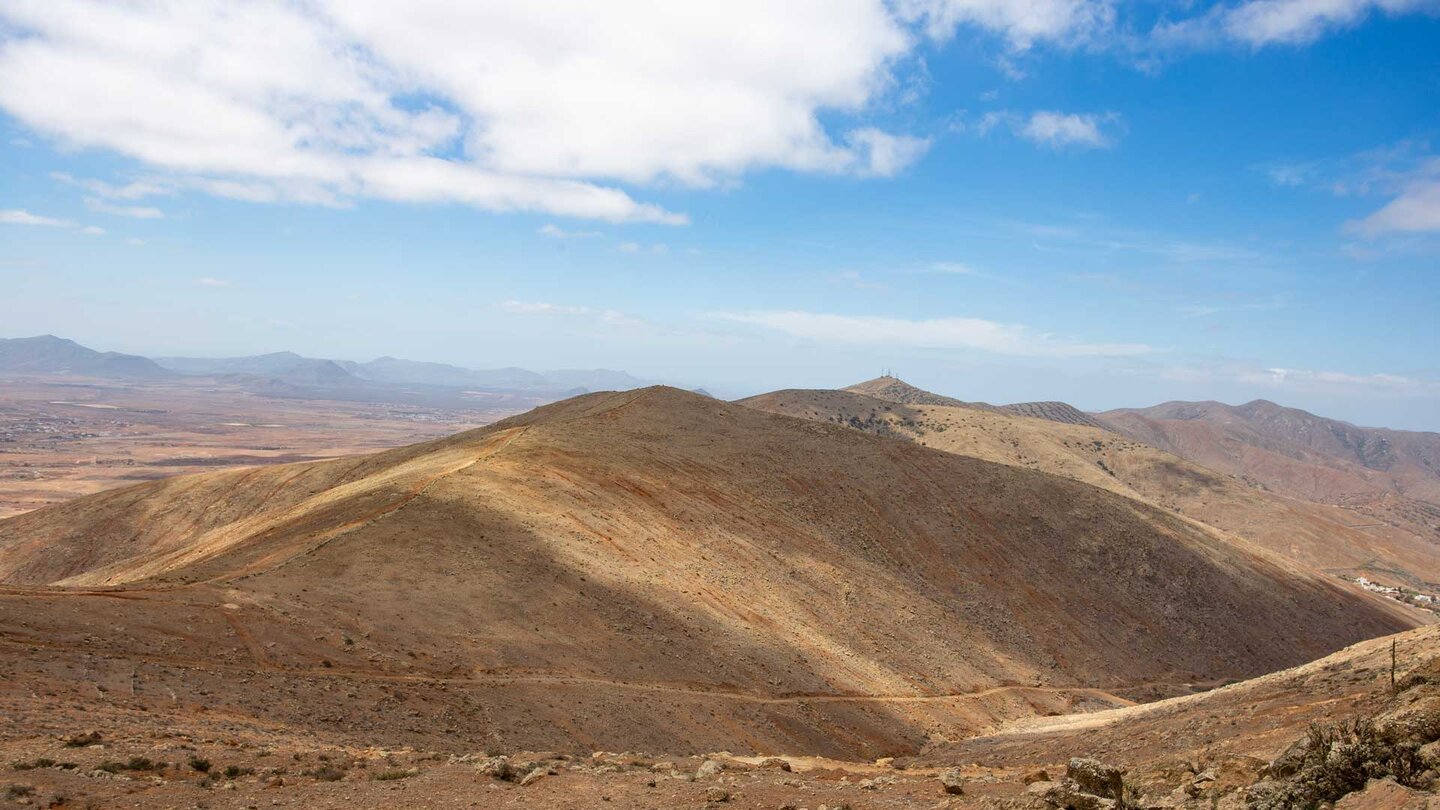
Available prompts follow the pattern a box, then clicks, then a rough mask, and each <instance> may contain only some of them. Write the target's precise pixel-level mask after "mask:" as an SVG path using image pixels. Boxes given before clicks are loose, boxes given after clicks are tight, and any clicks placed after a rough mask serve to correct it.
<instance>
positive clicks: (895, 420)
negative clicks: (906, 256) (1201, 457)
mask: <svg viewBox="0 0 1440 810" xmlns="http://www.w3.org/2000/svg"><path fill="white" fill-rule="evenodd" d="M899 385H903V383H901V382H900V381H898V380H894V379H893V378H891V380H890V392H891V393H893V392H894V389H895V388H896V386H899ZM901 398H902V399H908V400H911V401H921V400H923V399H924V397H921V396H917V395H910V396H903V397H901ZM742 404H745V405H748V406H750V407H755V408H759V409H762V410H766V411H770V412H775V413H783V414H788V415H792V416H799V417H802V418H805V419H811V420H815V421H820V422H826V423H830V424H839V425H845V426H848V427H851V428H854V429H858V430H862V431H866V432H869V433H874V434H877V435H882V436H890V437H895V438H901V439H906V440H909V441H914V442H916V443H919V444H922V445H924V446H927V447H934V448H938V449H942V450H945V451H948V452H952V453H959V454H961V455H965V456H971V457H974V458H981V459H985V460H988V461H994V462H997V463H1001V464H1007V465H1011V466H1016V467H1021V468H1024V469H1033V470H1041V471H1044V472H1048V473H1052V474H1055V475H1061V476H1065V477H1067V478H1073V479H1075V480H1077V481H1084V482H1086V483H1088V484H1092V485H1094V486H1097V487H1102V488H1104V489H1108V490H1110V491H1112V492H1115V493H1117V494H1120V495H1124V496H1126V497H1129V498H1134V499H1137V500H1141V501H1144V502H1146V503H1150V504H1154V505H1156V506H1158V507H1161V508H1164V509H1167V510H1169V511H1172V512H1174V513H1175V514H1177V515H1183V516H1185V517H1187V518H1190V519H1193V520H1198V521H1201V522H1203V523H1205V524H1207V525H1209V526H1213V527H1215V528H1217V529H1220V530H1222V531H1225V532H1228V533H1232V534H1235V535H1238V536H1240V537H1243V538H1246V539H1248V540H1251V541H1253V542H1255V543H1257V544H1259V545H1261V546H1264V547H1265V548H1267V549H1270V550H1271V551H1274V552H1276V553H1278V554H1283V555H1285V556H1287V557H1290V558H1291V559H1293V560H1295V561H1296V562H1299V563H1301V564H1303V565H1305V566H1308V567H1311V568H1314V569H1318V570H1323V571H1328V572H1331V573H1334V574H1344V575H1347V576H1350V577H1352V578H1353V577H1358V576H1364V577H1366V578H1368V579H1371V580H1374V581H1379V582H1387V583H1390V584H1392V585H1396V586H1403V587H1405V588H1408V589H1412V590H1414V591H1417V592H1421V593H1424V594H1435V593H1440V553H1437V546H1436V545H1435V543H1434V542H1433V541H1432V540H1431V539H1429V538H1427V537H1425V536H1422V535H1419V534H1417V533H1415V532H1412V531H1407V530H1405V529H1404V528H1403V527H1399V526H1394V525H1389V524H1385V523H1377V522H1376V521H1374V520H1370V519H1365V518H1363V517H1362V516H1359V515H1357V514H1356V513H1355V512H1354V511H1353V510H1350V509H1345V508H1342V507H1339V506H1334V505H1327V504H1320V503H1314V502H1310V501H1306V500H1302V499H1299V498H1294V497H1287V496H1284V495H1281V494H1279V493H1275V492H1270V491H1268V490H1266V489H1264V488H1262V487H1260V486H1258V485H1255V484H1253V483H1250V482H1247V481H1246V480H1245V479H1243V478H1239V477H1236V476H1234V475H1227V474H1224V473H1220V472H1216V471H1214V470H1211V469H1208V468H1205V467H1202V466H1200V465H1198V464H1195V463H1192V462H1190V461H1186V460H1184V459H1182V458H1178V457H1176V456H1175V455H1172V454H1171V453H1169V452H1166V451H1163V450H1160V449H1157V448H1156V447H1154V446H1151V445H1149V444H1146V443H1144V442H1142V441H1139V440H1137V439H1132V438H1127V437H1126V436H1123V435H1120V434H1117V433H1115V432H1112V431H1108V430H1103V429H1096V428H1093V427H1088V426H1085V425H1078V424H1076V425H1072V424H1063V423H1060V422H1056V421H1052V420H1048V419H1041V418H1030V417H1027V416H1023V415H1017V414H1011V413H1006V412H1004V411H998V410H993V409H992V410H978V409H975V408H970V407H948V406H944V405H925V404H912V405H905V404H901V403H899V402H898V401H888V400H884V399H876V398H872V397H867V396H862V395H859V394H855V393H851V392H849V391H796V390H791V391H777V392H774V393H771V394H764V395H761V396H758V397H752V398H750V399H747V400H744V401H743V403H742Z"/></svg>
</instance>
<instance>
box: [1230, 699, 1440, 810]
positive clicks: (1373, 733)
mask: <svg viewBox="0 0 1440 810" xmlns="http://www.w3.org/2000/svg"><path fill="white" fill-rule="evenodd" d="M1296 753H1297V754H1298V757H1296V759H1295V760H1294V770H1293V772H1292V773H1290V774H1288V778H1287V779H1286V780H1285V781H1283V782H1280V783H1278V784H1275V785H1273V786H1271V787H1269V788H1268V789H1267V790H1265V791H1263V792H1262V793H1261V794H1260V795H1256V796H1252V798H1251V801H1250V806H1251V807H1252V808H1256V810H1271V808H1274V810H1280V809H1281V808H1284V809H1285V810H1301V809H1303V810H1309V808H1316V807H1319V806H1321V805H1322V804H1328V803H1331V802H1335V801H1338V800H1339V799H1341V798H1342V797H1344V796H1346V795H1348V794H1350V793H1353V792H1355V791H1357V790H1364V789H1365V785H1366V783H1367V782H1369V781H1370V780H1371V779H1384V778H1386V777H1389V778H1392V779H1394V780H1395V781H1396V782H1398V783H1400V784H1402V785H1405V786H1406V787H1412V788H1423V787H1424V785H1423V784H1422V779H1421V774H1422V773H1424V772H1425V770H1426V765H1425V762H1424V761H1423V759H1422V758H1421V756H1420V743H1419V742H1417V741H1416V740H1415V739H1414V738H1413V737H1412V736H1410V735H1408V734H1405V733H1404V732H1403V731H1402V730H1400V729H1396V728H1380V727H1378V726H1376V725H1375V723H1374V722H1373V721H1371V720H1369V719H1367V718H1361V719H1358V720H1354V721H1352V722H1349V723H1346V722H1341V723H1337V724H1335V725H1332V726H1321V725H1313V726H1311V727H1310V731H1309V733H1308V734H1307V736H1306V738H1305V740H1304V741H1303V742H1302V743H1301V745H1300V750H1299V751H1297V752H1296Z"/></svg>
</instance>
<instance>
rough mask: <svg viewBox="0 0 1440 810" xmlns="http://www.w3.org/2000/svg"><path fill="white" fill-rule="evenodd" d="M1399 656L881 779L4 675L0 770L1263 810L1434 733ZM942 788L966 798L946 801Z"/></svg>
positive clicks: (843, 802) (434, 789)
mask: <svg viewBox="0 0 1440 810" xmlns="http://www.w3.org/2000/svg"><path fill="white" fill-rule="evenodd" d="M1395 640H1396V642H1397V644H1396V653H1397V655H1396V657H1397V660H1398V662H1399V668H1398V687H1397V688H1396V689H1394V690H1392V688H1391V687H1390V682H1389V672H1390V641H1391V639H1388V638H1382V639H1376V640H1372V641H1369V642H1362V643H1361V644H1358V645H1355V646H1354V647H1351V648H1348V649H1346V650H1343V651H1341V652H1339V653H1336V654H1334V655H1332V656H1329V657H1327V658H1324V659H1321V660H1319V661H1315V662H1312V663H1309V664H1305V665H1302V666H1300V667H1297V668H1294V669H1292V670H1286V671H1281V672H1278V673H1274V674H1272V675H1269V676H1264V677H1262V678H1258V679H1255V680H1253V681H1246V682H1241V683H1237V684H1234V685H1232V686H1228V687H1225V688H1221V689H1217V690H1214V691H1212V692H1208V693H1204V694H1200V695H1195V696H1189V697H1182V698H1176V699H1172V700H1168V701H1162V702H1159V703H1153V704H1146V705H1141V706H1135V707H1132V708H1123V709H1118V710H1113V711H1102V712H1096V713H1091V714H1084V715H1075V716H1066V717H1054V718H1039V719H1029V720H1022V721H1018V722H1016V723H1014V724H1012V725H1010V726H1008V727H1005V728H1001V729H998V730H997V731H995V732H994V733H991V734H987V735H983V736H979V737H975V738H972V739H968V740H964V741H959V742H954V743H940V744H936V745H933V746H930V747H929V748H927V749H926V750H924V751H923V752H921V753H920V754H919V755H918V756H913V757H901V758H898V759H895V760H883V759H882V760H877V761H875V762H862V761H853V760H851V761H846V760H827V759H823V758H818V757H812V756H797V755H784V756H781V757H777V758H766V757H753V756H751V757H747V756H743V755H734V754H731V753H729V752H707V753H706V754H703V755H697V756H676V755H672V754H665V753H663V752H662V753H656V752H651V753H644V752H627V753H608V752H605V751H599V750H597V751H593V752H583V753H575V754H570V753H563V752H537V751H524V750H517V749H514V748H506V747H505V746H503V745H501V744H498V743H494V742H492V743H489V744H487V745H483V746H474V747H471V748H467V747H466V745H465V744H464V743H463V742H459V741H454V740H451V741H448V743H447V744H445V745H441V746H437V747H434V748H427V747H420V748H413V747H404V746H380V745H371V744H359V743H353V742H347V741H346V739H345V737H346V735H344V734H342V733H327V732H325V731H317V730H313V729H297V728H295V727H293V726H288V725H283V724H280V723H276V722H273V721H271V720H269V719H267V718H265V717H263V716H257V715H256V714H254V713H243V712H235V711H230V710H227V709H226V708H225V707H223V706H212V705H206V704H205V703H203V702H199V703H194V704H191V703H188V702H181V701H179V700H178V699H177V698H175V697H172V696H170V695H167V694H165V693H164V692H159V693H157V692H156V691H155V690H154V689H153V688H152V685H151V684H150V683H149V682H147V681H146V680H144V679H143V678H133V677H132V678H131V679H130V680H129V682H128V684H127V683H126V682H125V681H123V680H121V681H119V682H112V681H107V680H104V679H97V680H96V681H95V683H94V685H93V686H91V687H90V692H91V693H90V694H89V695H80V694H72V693H71V692H70V691H69V689H70V687H71V683H70V682H68V681H61V682H59V683H57V684H56V685H55V686H45V685H41V686H38V688H37V687H36V686H35V685H33V684H31V685H22V682H21V681H19V680H17V679H16V678H14V677H9V676H10V675H11V674H12V673H11V672H10V671H8V667H9V662H8V660H7V659H0V671H3V674H5V675H7V677H6V678H5V679H3V680H0V708H3V711H4V715H3V716H4V717H5V718H6V723H5V724H4V725H3V726H0V760H3V761H5V762H7V763H9V771H8V772H6V773H4V774H3V775H0V786H3V789H4V790H5V791H6V794H5V795H8V796H9V797H10V798H12V799H14V800H16V801H22V802H26V803H27V804H29V805H31V806H38V807H63V808H80V807H90V808H108V807H207V808H258V807H297V808H302V807H303V808H308V807H329V808H362V807H367V808H368V807H374V808H390V807H435V808H450V807H454V808H460V807H465V808H474V807H480V808H492V807H493V808H504V807H553V808H576V809H577V810H578V809H579V808H589V807H595V806H604V807H619V808H675V807H693V808H702V807H704V808H711V810H719V808H724V807H737V808H768V809H769V810H776V809H777V808H787V807H789V808H796V810H799V808H807V810H818V808H820V807H826V808H854V809H855V810H859V808H897V809H898V808H927V809H930V808H956V809H957V810H959V809H961V808H987V810H1053V808H1054V807H1056V805H1054V804H1051V803H1049V802H1046V801H1044V800H1043V799H1042V798H1040V797H1041V796H1043V795H1046V791H1045V789H1046V788H1047V786H1050V785H1054V784H1056V783H1057V782H1058V781H1060V780H1061V775H1062V774H1065V773H1066V772H1067V769H1068V766H1067V762H1068V761H1069V760H1070V758H1071V757H1075V756H1081V757H1089V758H1097V759H1098V760H1100V761H1101V762H1103V763H1104V764H1106V765H1109V766H1114V767H1118V768H1120V769H1123V782H1124V785H1125V786H1126V788H1127V789H1128V791H1129V793H1130V797H1131V799H1132V803H1131V806H1133V807H1143V808H1190V809H1191V810H1201V808H1212V807H1221V808H1229V809H1230V810H1235V809H1236V808H1242V807H1246V806H1247V801H1246V799H1247V797H1249V796H1252V795H1254V794H1255V792H1256V791H1257V787H1256V785H1257V783H1260V784H1263V781H1262V780H1263V778H1264V776H1265V769H1266V768H1267V766H1268V765H1269V764H1270V763H1271V762H1272V761H1276V760H1277V758H1280V757H1281V756H1282V754H1283V753H1284V752H1286V751H1287V750H1291V747H1292V745H1293V744H1294V743H1296V741H1297V740H1299V739H1302V738H1303V737H1304V736H1305V734H1306V730H1307V728H1309V727H1310V726H1311V724H1314V723H1319V724H1334V723H1340V722H1348V721H1350V720H1353V719H1354V718H1357V717H1376V718H1379V719H1380V720H1381V721H1382V722H1387V723H1398V724H1409V725H1411V726H1416V725H1420V726H1422V727H1429V728H1430V729H1431V731H1429V732H1428V733H1430V734H1433V733H1434V731H1433V728H1434V727H1435V726H1434V718H1435V717H1437V716H1440V715H1437V711H1440V630H1437V628H1434V627H1428V628H1424V629H1421V630H1416V631H1412V632H1410V633H1407V634H1404V635H1402V636H1399V637H1398V638H1396V639H1395ZM240 683H241V684H244V683H246V680H245V679H243V678H242V679H240ZM207 691H208V690H207ZM214 694H216V692H210V695H214ZM394 710H395V709H394V707H387V708H386V711H394ZM1417 721H1425V722H1417ZM1422 739H1423V738H1422ZM1434 747H1435V746H1434V745H1430V746H1428V748H1429V749H1434ZM1424 750H1425V749H1422V751H1424ZM1428 756H1430V757H1431V758H1432V761H1433V757H1434V754H1433V753H1431V754H1428ZM499 757H503V758H504V759H503V760H501V759H499ZM497 764H499V765H500V767H496V766H497ZM537 771H538V775H532V774H535V773H536V772H537ZM507 772H508V773H507ZM522 775H523V776H524V777H529V778H528V779H526V778H522ZM942 777H943V778H944V779H945V780H946V781H948V782H950V783H951V784H959V785H960V791H961V792H960V793H949V792H947V791H946V789H945V787H944V786H943V785H944V783H942V781H941V780H942ZM956 777H959V778H958V779H957V778H956ZM1427 778H1428V779H1432V780H1433V778H1434V771H1433V769H1432V770H1431V771H1430V773H1429V774H1428V775H1426V776H1422V777H1421V779H1422V780H1423V779H1427ZM1044 780H1055V781H1050V782H1044ZM522 782H523V784H522ZM1037 782H1043V783H1042V784H1039V786H1038V787H1039V789H1037V788H1036V787H1034V786H1032V785H1033V783H1037ZM1362 783H1363V780H1362ZM1432 786H1433V782H1432ZM1051 789H1052V790H1053V788H1051ZM1432 789H1433V787H1432ZM1430 800H1431V801H1433V797H1431V799H1430ZM1091 806H1094V805H1091ZM1433 806H1434V805H1433V804H1426V797H1425V796H1424V795H1423V794H1421V793H1418V792H1416V791H1413V790H1409V789H1405V788H1401V787H1399V786H1398V785H1395V784H1393V783H1391V782H1374V783H1371V786H1370V788H1369V789H1368V790H1364V791H1362V792H1359V793H1353V794H1351V795H1350V796H1348V797H1346V798H1345V799H1344V800H1343V803H1342V805H1341V807H1342V808H1347V809H1348V808H1361V809H1362V810H1363V809H1364V808H1370V810H1375V809H1376V808H1396V810H1401V809H1412V810H1413V809H1418V808H1425V807H1433Z"/></svg>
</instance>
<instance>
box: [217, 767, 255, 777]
mask: <svg viewBox="0 0 1440 810" xmlns="http://www.w3.org/2000/svg"><path fill="white" fill-rule="evenodd" d="M224 773H225V778H226V779H238V778H239V777H242V776H249V775H250V774H252V773H255V769H254V768H245V767H241V766H239V765H226V766H225V771H224Z"/></svg>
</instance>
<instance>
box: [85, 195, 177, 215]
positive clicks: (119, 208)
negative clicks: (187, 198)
mask: <svg viewBox="0 0 1440 810" xmlns="http://www.w3.org/2000/svg"><path fill="white" fill-rule="evenodd" d="M85 207H86V208H88V209H90V210H91V211H94V212H96V213H100V214H114V215H115V216H118V217H130V218H131V219H164V218H165V212H164V211H161V210H160V209H159V208H151V207H149V206H144V205H115V204H114V203H108V202H105V201H104V200H102V199H99V198H96V197H86V198H85Z"/></svg>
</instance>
